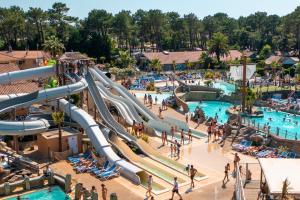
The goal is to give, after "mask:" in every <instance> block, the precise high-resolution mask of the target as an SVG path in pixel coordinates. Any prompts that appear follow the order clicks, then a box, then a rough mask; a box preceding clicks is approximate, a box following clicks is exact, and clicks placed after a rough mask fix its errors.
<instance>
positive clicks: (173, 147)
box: [170, 140, 181, 159]
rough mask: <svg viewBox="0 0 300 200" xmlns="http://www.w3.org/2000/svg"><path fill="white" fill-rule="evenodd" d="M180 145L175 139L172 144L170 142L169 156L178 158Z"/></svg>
mask: <svg viewBox="0 0 300 200" xmlns="http://www.w3.org/2000/svg"><path fill="white" fill-rule="evenodd" d="M180 147H181V144H180V143H178V142H177V140H175V141H174V144H173V143H171V145H170V148H171V157H177V159H179V158H180Z"/></svg>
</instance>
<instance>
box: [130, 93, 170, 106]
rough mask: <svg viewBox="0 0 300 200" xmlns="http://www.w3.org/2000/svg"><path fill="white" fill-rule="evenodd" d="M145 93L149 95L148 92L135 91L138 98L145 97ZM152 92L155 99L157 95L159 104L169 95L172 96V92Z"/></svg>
mask: <svg viewBox="0 0 300 200" xmlns="http://www.w3.org/2000/svg"><path fill="white" fill-rule="evenodd" d="M145 94H147V95H148V93H135V95H136V97H137V98H144V96H145ZM150 94H151V96H152V98H153V101H154V100H155V97H157V102H158V103H159V104H161V103H162V101H163V100H164V99H167V98H168V97H170V96H172V93H162V94H156V93H153V94H152V93H150ZM153 103H155V102H153Z"/></svg>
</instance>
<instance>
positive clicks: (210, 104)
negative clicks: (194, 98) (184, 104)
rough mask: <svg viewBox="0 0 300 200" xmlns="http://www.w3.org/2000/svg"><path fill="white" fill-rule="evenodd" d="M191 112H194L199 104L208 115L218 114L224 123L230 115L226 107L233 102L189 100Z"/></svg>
mask: <svg viewBox="0 0 300 200" xmlns="http://www.w3.org/2000/svg"><path fill="white" fill-rule="evenodd" d="M188 106H189V109H190V112H194V110H195V109H196V107H197V106H199V107H200V108H201V109H202V110H203V112H204V113H205V116H206V117H215V116H216V114H217V115H218V122H219V123H220V124H224V123H226V122H227V120H228V117H229V116H228V115H227V114H226V109H227V108H229V107H230V106H232V104H231V103H227V102H221V101H203V102H202V103H201V104H200V103H199V102H188Z"/></svg>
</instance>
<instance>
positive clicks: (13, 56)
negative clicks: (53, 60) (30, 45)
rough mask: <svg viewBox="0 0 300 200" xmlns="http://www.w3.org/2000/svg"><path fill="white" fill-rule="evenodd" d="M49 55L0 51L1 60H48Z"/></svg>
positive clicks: (33, 52)
mask: <svg viewBox="0 0 300 200" xmlns="http://www.w3.org/2000/svg"><path fill="white" fill-rule="evenodd" d="M49 58H50V55H49V54H48V53H46V52H44V51H11V52H9V51H0V61H1V60H21V59H49Z"/></svg>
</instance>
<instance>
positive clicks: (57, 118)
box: [51, 111, 65, 152]
mask: <svg viewBox="0 0 300 200" xmlns="http://www.w3.org/2000/svg"><path fill="white" fill-rule="evenodd" d="M51 116H52V119H53V121H54V124H55V125H57V126H58V151H59V152H61V151H62V134H61V125H62V123H63V122H64V117H65V114H64V112H60V111H57V112H53V113H52V115H51Z"/></svg>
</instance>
